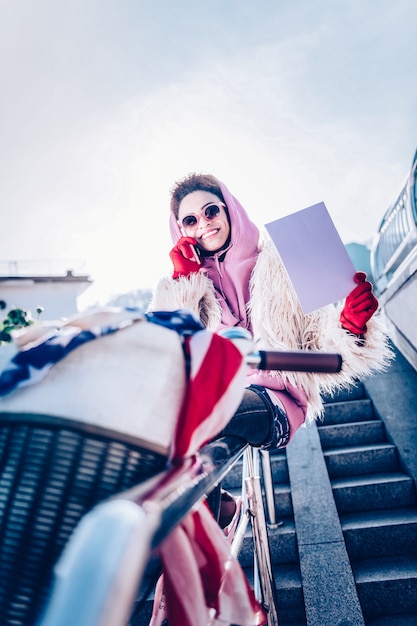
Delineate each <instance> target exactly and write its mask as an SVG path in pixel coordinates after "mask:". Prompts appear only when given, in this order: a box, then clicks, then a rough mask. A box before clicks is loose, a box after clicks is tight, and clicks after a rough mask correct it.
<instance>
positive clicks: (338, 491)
mask: <svg viewBox="0 0 417 626" xmlns="http://www.w3.org/2000/svg"><path fill="white" fill-rule="evenodd" d="M399 419H400V417H399ZM318 430H319V437H320V441H321V445H322V448H323V454H324V458H325V462H326V466H327V469H328V473H329V477H330V482H331V486H332V491H333V495H334V499H335V503H336V507H337V511H338V513H339V517H340V523H341V527H342V531H343V536H344V540H345V544H346V549H347V552H348V555H349V559H350V562H351V566H352V570H353V576H354V580H355V584H356V589H357V593H358V596H359V601H360V604H361V608H362V612H363V617H364V620H365V624H367V626H368V625H369V626H371V625H372V626H377V625H378V626H379V625H382V624H384V625H387V626H388V624H389V625H392V626H394V625H398V626H399V625H400V624H401V625H402V624H410V625H411V624H417V501H416V492H415V485H414V483H413V480H412V478H411V476H410V475H409V474H408V473H407V471H405V469H404V467H403V465H402V463H401V460H400V458H399V455H398V451H397V448H396V446H395V445H394V444H393V443H392V442H391V440H390V438H389V436H388V434H387V432H386V429H385V425H384V422H383V421H382V420H381V419H379V418H378V416H377V415H376V412H375V409H374V405H373V402H372V400H371V399H370V398H368V397H366V393H365V389H364V387H363V385H358V387H356V388H355V389H354V390H353V391H352V392H351V394H350V395H348V396H346V395H345V397H343V396H339V397H338V398H334V399H333V402H331V403H328V404H327V406H326V413H325V421H324V424H323V425H321V426H320V427H319V429H318Z"/></svg>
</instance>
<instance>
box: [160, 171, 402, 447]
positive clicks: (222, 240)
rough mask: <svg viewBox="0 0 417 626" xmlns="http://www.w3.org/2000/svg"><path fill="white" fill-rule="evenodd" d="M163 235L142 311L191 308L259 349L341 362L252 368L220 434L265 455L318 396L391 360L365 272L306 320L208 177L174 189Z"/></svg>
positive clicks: (279, 273) (274, 263)
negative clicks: (165, 246)
mask: <svg viewBox="0 0 417 626" xmlns="http://www.w3.org/2000/svg"><path fill="white" fill-rule="evenodd" d="M170 228H171V235H172V239H173V242H174V244H175V245H174V247H173V249H172V250H171V252H170V257H171V260H172V262H173V266H174V271H173V274H172V277H165V278H163V279H162V280H161V281H160V282H159V284H158V285H157V288H156V290H155V293H154V296H153V301H152V303H151V309H153V310H174V309H179V308H188V309H191V310H193V311H194V312H195V313H196V314H197V316H198V317H199V318H200V319H201V321H202V323H203V324H204V325H205V326H206V327H207V328H209V329H210V330H213V331H217V330H219V329H221V328H224V327H232V326H243V327H244V328H247V329H249V330H250V331H251V332H252V334H253V336H254V338H255V340H257V341H258V344H257V345H258V347H259V349H263V350H321V351H324V352H338V353H340V354H341V355H342V359H343V367H342V371H341V372H340V373H339V374H311V373H300V372H275V371H267V372H264V371H259V370H252V371H251V372H250V373H249V374H248V382H247V384H248V386H247V389H246V390H245V395H244V398H243V400H242V403H241V406H240V407H239V409H238V411H237V413H236V414H235V416H234V417H233V418H232V420H231V422H230V423H229V425H228V427H227V428H226V431H225V432H227V433H231V434H236V435H238V436H240V437H242V438H244V439H246V440H247V441H249V442H250V443H251V444H252V445H256V446H262V447H264V448H265V449H273V448H278V447H284V446H286V445H287V444H288V442H289V441H290V440H291V438H292V437H293V436H294V434H295V432H296V431H297V430H298V428H299V427H300V426H301V425H302V424H304V422H306V421H307V422H308V421H311V420H314V419H317V418H319V417H320V416H321V415H322V413H323V403H322V399H321V394H322V393H331V392H333V391H335V390H336V389H337V388H341V387H344V386H348V385H350V384H354V383H355V381H356V379H358V378H359V379H361V378H363V377H364V376H367V375H369V374H370V373H371V372H373V371H378V370H382V369H384V368H385V367H386V366H387V364H388V362H389V360H390V358H392V353H391V351H390V349H389V347H388V344H387V337H386V334H385V331H384V328H383V325H382V323H381V321H380V320H379V319H378V318H377V317H376V316H374V313H375V312H376V310H377V308H378V301H377V299H376V298H375V296H374V294H373V293H372V286H371V284H370V283H369V282H368V281H367V280H366V275H365V274H364V273H362V272H358V273H357V274H356V275H355V282H356V283H357V286H356V287H355V288H354V289H353V291H352V292H351V293H350V294H349V295H348V296H347V298H346V300H345V302H344V303H343V304H339V305H338V306H334V305H331V306H328V307H324V308H322V309H320V310H319V311H314V312H313V313H309V314H308V315H305V314H304V313H303V311H302V309H301V306H300V304H299V302H298V299H297V296H296V294H295V292H294V289H293V287H292V284H291V282H290V280H289V278H288V275H287V273H286V270H285V268H284V266H283V263H282V261H281V259H280V256H279V254H278V252H277V250H276V248H275V246H274V244H273V242H272V241H271V240H270V239H269V238H268V237H267V235H266V233H265V234H264V235H263V237H260V233H259V230H258V228H257V227H256V225H255V224H254V223H253V222H252V221H251V220H250V219H249V217H248V215H247V213H246V211H245V210H244V209H243V207H242V206H241V205H240V203H239V202H238V200H237V199H236V198H235V197H234V196H233V195H232V194H231V193H230V192H229V190H228V189H227V188H226V187H225V185H224V184H223V183H221V182H220V181H219V180H218V179H217V178H215V177H214V176H212V175H209V174H190V175H188V176H187V177H185V178H184V179H183V180H181V181H179V182H177V183H176V184H175V186H174V188H173V190H172V193H171V217H170Z"/></svg>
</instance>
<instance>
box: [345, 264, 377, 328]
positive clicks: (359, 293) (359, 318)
mask: <svg viewBox="0 0 417 626" xmlns="http://www.w3.org/2000/svg"><path fill="white" fill-rule="evenodd" d="M354 281H355V283H357V284H358V286H357V287H355V288H354V289H353V290H352V291H351V292H350V294H349V295H348V296H347V298H346V301H345V306H344V307H343V310H342V312H341V313H340V321H341V324H342V326H343V328H346V330H349V331H350V332H351V333H354V334H355V335H363V334H364V333H365V332H366V323H367V322H368V321H369V320H370V319H371V317H372V315H373V314H374V313H375V311H376V310H377V308H378V300H377V299H376V298H375V296H374V294H373V293H372V285H371V283H370V282H369V281H368V280H366V274H365V273H364V272H356V274H355V276H354Z"/></svg>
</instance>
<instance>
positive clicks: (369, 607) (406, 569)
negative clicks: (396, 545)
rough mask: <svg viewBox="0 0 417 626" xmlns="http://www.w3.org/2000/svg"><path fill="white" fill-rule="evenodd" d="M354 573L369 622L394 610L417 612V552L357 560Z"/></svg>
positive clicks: (365, 615) (363, 609)
mask: <svg viewBox="0 0 417 626" xmlns="http://www.w3.org/2000/svg"><path fill="white" fill-rule="evenodd" d="M353 573H354V576H355V581H356V587H357V590H358V596H359V601H360V603H361V607H362V611H363V614H364V618H365V621H366V623H368V621H369V620H371V619H375V618H378V617H386V616H388V615H392V614H401V613H405V614H415V615H416V616H417V556H398V557H383V558H379V559H369V560H364V561H358V562H357V563H354V564H353ZM394 623H396V622H394ZM415 623H417V620H416V622H415Z"/></svg>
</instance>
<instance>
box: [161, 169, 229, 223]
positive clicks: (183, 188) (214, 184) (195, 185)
mask: <svg viewBox="0 0 417 626" xmlns="http://www.w3.org/2000/svg"><path fill="white" fill-rule="evenodd" d="M193 191H209V192H210V193H214V194H215V195H216V196H217V197H218V198H219V200H220V201H221V202H224V198H223V194H222V192H221V189H220V182H219V181H218V180H217V178H216V177H215V176H213V175H212V174H196V173H194V172H193V173H191V174H187V176H185V177H184V178H182V179H180V180H178V181H176V182H175V183H174V185H173V187H172V189H171V211H172V213H173V214H174V215H175V219H178V210H179V206H180V203H181V201H182V200H183V199H184V198H185V196H188V194H190V193H192V192H193Z"/></svg>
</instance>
